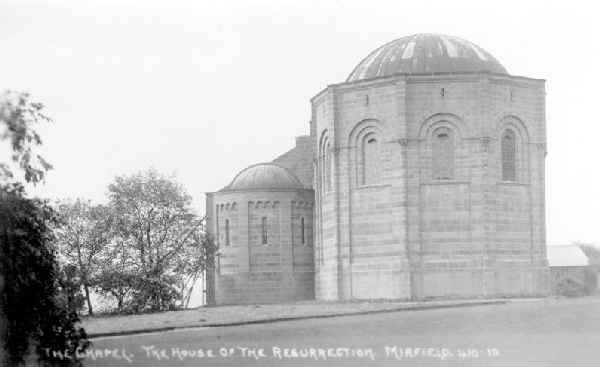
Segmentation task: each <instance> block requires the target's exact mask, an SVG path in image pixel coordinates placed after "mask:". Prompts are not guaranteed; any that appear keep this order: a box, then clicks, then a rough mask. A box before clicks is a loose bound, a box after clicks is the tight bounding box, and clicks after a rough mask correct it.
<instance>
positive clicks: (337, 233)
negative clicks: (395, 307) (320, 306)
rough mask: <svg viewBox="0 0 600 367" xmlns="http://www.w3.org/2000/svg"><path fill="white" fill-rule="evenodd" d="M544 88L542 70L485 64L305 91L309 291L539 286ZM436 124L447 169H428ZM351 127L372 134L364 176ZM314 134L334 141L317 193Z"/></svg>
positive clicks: (500, 291) (327, 295) (455, 292)
mask: <svg viewBox="0 0 600 367" xmlns="http://www.w3.org/2000/svg"><path fill="white" fill-rule="evenodd" d="M544 99H545V92H544V83H543V81H539V80H533V79H526V78H519V77H508V76H493V75H488V74H465V75H438V76H400V77H391V78H381V79H378V80H371V81H365V82H360V83H348V84H341V85H335V86H331V87H329V88H327V89H326V90H325V91H323V92H322V93H321V94H319V95H318V96H316V97H315V98H313V100H312V103H313V119H312V124H313V126H312V127H311V131H313V134H314V138H315V147H316V149H317V151H316V153H315V161H316V162H317V168H316V172H317V176H316V177H315V180H314V181H315V192H316V196H317V213H316V226H317V236H316V254H317V257H319V256H321V258H318V259H317V260H320V261H318V262H317V278H316V279H317V280H316V281H317V285H316V287H317V297H318V298H322V299H331V298H338V299H343V298H427V297H472V296H493V295H537V294H545V293H546V292H547V284H548V283H547V279H548V273H547V266H546V264H545V260H544V259H545V237H544V233H545V227H544V226H545V224H544V223H545V220H544V159H545V116H544V108H545V106H544ZM440 127H443V128H446V129H449V130H450V131H452V132H454V161H453V162H454V167H453V168H454V169H453V175H452V177H451V178H450V179H447V180H437V179H434V175H433V173H432V172H433V171H432V158H433V157H432V139H433V135H432V133H433V131H434V130H435V129H437V128H440ZM506 128H510V129H512V130H514V131H515V133H516V134H517V137H518V138H517V159H516V166H517V178H516V180H515V181H514V182H512V181H511V182H503V181H502V180H501V175H500V172H501V166H500V147H499V140H500V135H501V133H502V131H503V129H506ZM369 129H370V130H369ZM362 131H365V132H369V134H371V135H369V136H377V137H378V141H379V142H380V143H381V149H380V153H379V154H380V162H379V164H380V165H381V170H382V174H381V177H380V181H379V182H377V183H375V184H371V185H368V186H361V185H360V183H359V182H357V181H356V169H357V167H359V164H360V161H359V160H357V158H356V157H357V156H358V155H357V151H359V150H360V149H361V147H360V144H358V143H357V141H356V139H355V138H356V137H357V136H358V137H360V136H361V135H360V134H361V132H362ZM323 136H327V138H328V139H329V140H330V141H333V142H335V145H334V147H333V148H332V153H333V156H334V165H335V170H334V172H335V173H334V178H333V181H334V185H333V191H332V192H328V193H324V192H323V177H321V176H322V174H321V172H322V167H320V165H321V164H322V162H323V161H322V159H320V158H321V156H322V155H323V154H325V152H322V151H320V150H319V148H320V145H319V141H320V139H322V138H323ZM359 168H360V167H359ZM340 292H341V293H340Z"/></svg>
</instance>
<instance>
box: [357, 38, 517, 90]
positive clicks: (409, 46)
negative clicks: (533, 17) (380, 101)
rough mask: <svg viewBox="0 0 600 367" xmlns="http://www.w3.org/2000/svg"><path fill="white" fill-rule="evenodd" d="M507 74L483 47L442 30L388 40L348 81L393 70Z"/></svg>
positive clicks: (385, 73) (388, 72)
mask: <svg viewBox="0 0 600 367" xmlns="http://www.w3.org/2000/svg"><path fill="white" fill-rule="evenodd" d="M481 71H487V72H491V73H498V74H507V72H506V69H505V68H504V66H502V65H501V64H500V63H499V62H498V60H496V59H495V58H494V56H492V55H491V54H489V53H488V52H487V51H485V50H484V49H482V48H481V47H479V46H477V45H475V44H473V43H471V42H469V41H466V40H464V39H461V38H458V37H452V36H447V35H443V34H427V33H424V34H415V35H412V36H407V37H403V38H399V39H397V40H394V41H392V42H389V43H386V44H385V45H383V46H381V47H379V48H378V49H376V50H375V51H373V52H371V53H370V54H369V56H367V57H366V58H365V59H364V60H363V61H361V62H360V64H358V66H356V68H354V71H352V73H351V74H350V76H349V77H348V79H347V80H346V81H347V82H353V81H357V80H363V79H371V78H376V77H381V76H388V75H393V74H426V73H464V72H481Z"/></svg>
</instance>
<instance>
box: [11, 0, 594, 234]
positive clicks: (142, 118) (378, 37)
mask: <svg viewBox="0 0 600 367" xmlns="http://www.w3.org/2000/svg"><path fill="white" fill-rule="evenodd" d="M592 6H594V2H591V1H590V2H578V1H560V2H558V1H506V0H504V1H494V2H483V1H457V0H453V1H410V2H405V1H389V2H384V1H374V0H369V1H366V0H363V1H341V0H338V1H323V0H321V1H308V0H303V1H281V0H279V1H275V0H272V1H244V2H241V1H239V2H235V1H214V2H211V1H201V2H198V1H174V0H168V1H167V0H165V1H148V0H146V1H141V0H140V1H127V0H123V1H116V0H102V1H85V0H73V1H67V0H64V1H58V0H57V1H50V0H46V1H40V0H38V1H35V0H18V1H17V0H0V50H2V53H1V54H0V90H4V89H12V90H23V91H27V92H29V93H31V94H32V96H33V98H34V99H35V100H37V101H40V102H43V103H44V104H45V105H46V113H47V114H48V115H49V116H50V117H51V118H52V119H53V123H52V124H49V125H46V126H43V127H41V128H40V131H41V133H42V137H43V139H44V146H43V148H42V152H43V155H44V157H45V158H46V159H47V160H48V161H50V162H51V163H52V164H53V165H54V167H55V168H54V170H52V171H51V172H50V173H49V174H48V176H47V179H46V182H45V183H44V184H43V185H38V186H37V187H35V188H31V192H32V193H33V194H35V195H38V196H42V197H47V198H51V199H56V198H75V197H82V198H89V199H91V200H92V201H94V202H103V201H105V197H106V192H107V186H108V184H109V183H110V182H111V181H112V180H113V179H114V177H115V176H117V175H125V174H132V173H134V172H136V171H139V170H143V169H146V168H149V167H154V168H156V169H157V170H159V171H161V172H164V173H165V174H175V175H176V178H177V180H178V181H180V182H181V183H182V184H183V185H184V186H185V188H186V189H187V191H188V192H189V193H190V194H191V195H192V196H193V198H194V207H195V208H196V210H197V211H198V213H199V214H203V213H204V193H205V192H211V191H216V190H218V189H220V188H221V187H223V186H225V185H226V184H228V183H229V182H230V181H231V179H232V178H233V177H234V175H235V174H236V173H237V172H238V171H239V170H241V169H243V168H244V167H246V166H248V165H250V164H254V163H258V162H265V161H271V160H273V159H274V158H275V157H277V156H278V155H280V154H282V153H284V152H286V151H287V150H289V149H291V148H292V147H293V145H294V137H295V136H297V135H304V134H308V133H309V125H308V122H309V119H310V104H309V99H310V98H311V97H313V96H314V95H316V94H317V93H318V92H319V91H321V90H322V89H323V88H324V87H326V86H327V85H328V84H333V83H339V82H343V81H344V80H345V79H346V77H347V76H348V74H349V73H350V72H351V71H352V69H353V68H354V66H355V65H356V64H358V63H359V62H360V61H361V60H362V59H363V58H364V57H365V56H366V55H367V54H368V53H369V52H371V51H372V50H374V49H375V48H377V47H379V46H380V45H382V44H384V43H386V42H388V41H391V40H393V39H396V38H399V37H402V36H406V35H410V34H414V33H444V34H449V35H454V36H458V37H461V38H464V39H467V40H470V41H472V42H474V43H475V44H477V45H479V46H481V47H483V48H484V49H485V50H487V51H488V52H490V53H491V54H492V55H494V56H495V57H496V58H497V59H498V60H499V61H500V62H501V63H502V64H503V65H504V66H505V67H506V68H507V70H508V71H509V73H511V74H513V75H520V76H527V77H531V78H541V79H546V80H547V84H546V92H547V100H546V118H547V128H548V156H547V159H546V225H547V243H548V244H549V245H554V244H565V243H571V242H574V241H579V242H587V243H597V244H600V221H599V220H598V218H599V215H598V213H600V173H598V168H599V167H600V164H599V159H600V138H599V137H600V121H599V119H598V113H597V105H598V95H599V94H600V93H599V92H598V87H599V86H600V68H599V66H600V43H598V42H597V41H596V38H597V35H598V34H600V25H599V22H598V20H597V16H598V14H600V12H599V11H598V10H599V9H598V8H593V7H592ZM3 160H5V159H3Z"/></svg>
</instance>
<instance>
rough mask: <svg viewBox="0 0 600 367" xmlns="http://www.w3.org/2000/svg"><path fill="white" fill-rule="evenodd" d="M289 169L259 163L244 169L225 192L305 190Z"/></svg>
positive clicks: (272, 164)
mask: <svg viewBox="0 0 600 367" xmlns="http://www.w3.org/2000/svg"><path fill="white" fill-rule="evenodd" d="M303 188H304V186H302V183H301V182H300V180H299V179H298V178H297V177H296V176H294V174H293V173H291V172H290V171H289V170H288V169H286V168H284V167H281V166H279V165H277V164H274V163H259V164H255V165H252V166H250V167H248V168H245V169H243V170H242V171H241V172H240V173H238V174H237V176H235V177H234V179H233V181H231V183H230V184H229V185H227V186H226V187H225V188H223V190H259V189H303Z"/></svg>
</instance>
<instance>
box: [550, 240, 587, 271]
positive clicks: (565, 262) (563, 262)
mask: <svg viewBox="0 0 600 367" xmlns="http://www.w3.org/2000/svg"><path fill="white" fill-rule="evenodd" d="M546 249H547V254H548V265H550V266H587V265H589V260H588V257H587V256H586V255H585V253H583V251H582V250H581V248H580V247H579V246H577V245H563V246H548V247H546Z"/></svg>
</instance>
